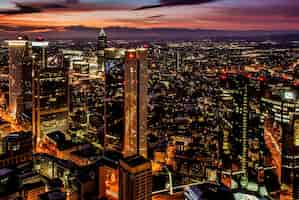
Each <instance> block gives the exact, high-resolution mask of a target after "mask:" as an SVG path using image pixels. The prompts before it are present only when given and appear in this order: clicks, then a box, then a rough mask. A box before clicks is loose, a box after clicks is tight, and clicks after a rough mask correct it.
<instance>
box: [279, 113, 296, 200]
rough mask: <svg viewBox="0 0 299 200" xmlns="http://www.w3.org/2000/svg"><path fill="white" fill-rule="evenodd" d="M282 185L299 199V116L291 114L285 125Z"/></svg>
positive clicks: (289, 193)
mask: <svg viewBox="0 0 299 200" xmlns="http://www.w3.org/2000/svg"><path fill="white" fill-rule="evenodd" d="M281 166H282V172H281V173H282V174H281V183H282V184H284V185H286V186H288V187H287V188H288V190H287V195H289V196H288V197H289V198H291V196H292V197H293V199H294V200H297V199H299V182H298V180H299V174H298V173H299V170H298V169H299V115H298V114H291V115H290V123H288V124H284V125H283V133H282V163H281Z"/></svg>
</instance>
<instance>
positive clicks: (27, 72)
mask: <svg viewBox="0 0 299 200" xmlns="http://www.w3.org/2000/svg"><path fill="white" fill-rule="evenodd" d="M8 47H9V111H10V113H11V114H12V116H13V117H14V118H15V119H17V120H18V121H19V120H21V118H22V117H23V115H24V114H25V113H26V114H27V115H30V113H31V106H32V98H31V80H32V76H31V69H32V68H31V57H30V54H31V50H30V42H29V41H28V40H27V38H25V37H19V38H18V39H17V40H10V41H8Z"/></svg>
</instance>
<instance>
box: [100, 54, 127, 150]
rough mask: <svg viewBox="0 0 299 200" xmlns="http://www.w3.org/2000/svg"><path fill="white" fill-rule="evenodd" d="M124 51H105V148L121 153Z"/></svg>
mask: <svg viewBox="0 0 299 200" xmlns="http://www.w3.org/2000/svg"><path fill="white" fill-rule="evenodd" d="M124 80H125V78H124V51H122V50H120V49H115V48H107V49H105V106H104V113H105V118H104V121H105V127H104V129H105V130H104V132H105V148H106V149H109V150H114V151H117V152H122V150H123V140H124V127H125V125H124Z"/></svg>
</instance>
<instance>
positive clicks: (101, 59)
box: [97, 28, 107, 72]
mask: <svg viewBox="0 0 299 200" xmlns="http://www.w3.org/2000/svg"><path fill="white" fill-rule="evenodd" d="M105 48H107V36H106V33H105V31H104V29H103V28H102V29H101V31H100V33H99V36H98V45H97V57H98V72H100V71H101V72H103V71H104V68H105Z"/></svg>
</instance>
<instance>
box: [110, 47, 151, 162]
mask: <svg viewBox="0 0 299 200" xmlns="http://www.w3.org/2000/svg"><path fill="white" fill-rule="evenodd" d="M124 53H125V54H124ZM146 58H147V51H146V49H131V50H127V51H126V52H124V51H121V50H119V49H118V50H117V49H106V50H105V59H106V60H105V63H106V66H105V74H106V86H105V88H106V91H105V93H106V98H105V124H106V125H105V143H106V145H105V146H106V147H107V148H108V149H113V150H116V151H118V152H122V153H124V156H125V157H127V156H132V155H137V154H140V155H142V156H144V157H146V155H147V152H146V135H147V60H146Z"/></svg>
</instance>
